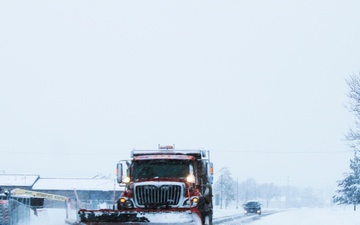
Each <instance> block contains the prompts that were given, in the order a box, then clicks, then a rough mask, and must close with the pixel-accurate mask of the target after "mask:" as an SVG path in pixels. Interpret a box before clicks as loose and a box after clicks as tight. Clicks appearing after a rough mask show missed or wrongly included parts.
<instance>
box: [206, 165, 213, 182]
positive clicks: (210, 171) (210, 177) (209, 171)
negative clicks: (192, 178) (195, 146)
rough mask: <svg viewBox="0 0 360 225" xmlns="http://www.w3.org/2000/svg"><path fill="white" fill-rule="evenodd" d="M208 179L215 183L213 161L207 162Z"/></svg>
mask: <svg viewBox="0 0 360 225" xmlns="http://www.w3.org/2000/svg"><path fill="white" fill-rule="evenodd" d="M207 179H208V181H209V183H210V184H212V183H213V180H214V166H213V163H212V162H208V163H207Z"/></svg>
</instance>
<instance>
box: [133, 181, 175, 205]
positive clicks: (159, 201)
mask: <svg viewBox="0 0 360 225" xmlns="http://www.w3.org/2000/svg"><path fill="white" fill-rule="evenodd" d="M180 196H181V186H180V185H162V186H155V185H138V186H136V187H135V198H136V201H137V203H138V205H140V206H144V207H150V208H152V207H161V206H176V205H178V204H179V201H180Z"/></svg>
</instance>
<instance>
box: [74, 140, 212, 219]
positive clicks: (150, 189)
mask: <svg viewBox="0 0 360 225" xmlns="http://www.w3.org/2000/svg"><path fill="white" fill-rule="evenodd" d="M116 174H117V182H118V183H119V184H120V186H124V191H123V192H122V194H121V196H120V198H119V199H118V200H117V204H116V205H117V206H116V207H114V209H111V210H110V209H100V210H89V209H80V210H79V211H78V218H79V219H78V221H77V222H76V223H74V225H75V224H79V225H121V224H124V225H129V224H139V225H142V224H149V225H161V224H189V225H211V224H212V218H213V202H212V198H213V195H212V183H213V164H212V163H211V162H210V152H209V151H207V150H201V149H199V150H176V149H175V146H160V145H159V146H158V149H156V150H135V149H134V150H132V151H131V159H130V160H121V161H119V162H118V164H117V167H116ZM115 208H116V209H115Z"/></svg>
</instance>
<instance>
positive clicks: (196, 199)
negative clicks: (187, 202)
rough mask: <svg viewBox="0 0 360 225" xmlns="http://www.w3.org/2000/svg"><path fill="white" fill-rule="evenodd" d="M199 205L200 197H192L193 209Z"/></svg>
mask: <svg viewBox="0 0 360 225" xmlns="http://www.w3.org/2000/svg"><path fill="white" fill-rule="evenodd" d="M198 203H199V198H198V197H192V198H191V206H192V207H195V206H197V204H198Z"/></svg>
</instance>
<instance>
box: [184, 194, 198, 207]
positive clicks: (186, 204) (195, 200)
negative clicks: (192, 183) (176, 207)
mask: <svg viewBox="0 0 360 225" xmlns="http://www.w3.org/2000/svg"><path fill="white" fill-rule="evenodd" d="M190 203H191V204H190ZM198 203H199V197H198V196H193V197H191V198H190V199H186V200H185V202H184V204H183V206H184V207H196V206H197V204H198Z"/></svg>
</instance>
